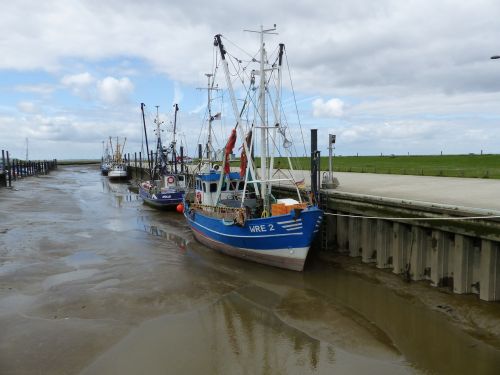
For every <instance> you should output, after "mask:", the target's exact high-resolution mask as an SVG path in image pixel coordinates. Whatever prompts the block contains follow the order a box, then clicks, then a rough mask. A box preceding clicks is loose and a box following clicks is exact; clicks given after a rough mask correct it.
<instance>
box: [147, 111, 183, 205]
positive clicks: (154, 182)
mask: <svg viewBox="0 0 500 375" xmlns="http://www.w3.org/2000/svg"><path fill="white" fill-rule="evenodd" d="M174 108H175V114H174V124H173V140H172V143H171V144H170V147H169V148H167V147H164V146H163V143H162V139H161V128H160V126H161V125H162V124H163V122H162V121H160V118H159V115H158V107H157V113H156V119H155V120H154V122H155V125H156V152H155V153H154V155H155V160H150V155H149V146H148V143H147V132H146V122H145V117H144V103H141V111H142V114H143V117H142V118H143V125H144V135H145V138H146V148H147V153H148V165H150V172H149V174H150V176H152V178H151V179H150V180H147V181H142V182H141V183H139V196H140V197H141V198H142V200H143V201H144V203H145V204H147V205H149V206H152V207H154V208H158V209H175V208H176V207H177V206H178V205H179V204H180V203H182V201H183V198H184V193H185V190H186V183H187V180H186V174H185V173H184V172H185V171H184V162H183V160H181V162H180V163H179V164H178V162H177V160H178V159H177V150H176V138H175V135H176V130H177V111H178V110H179V106H178V105H177V104H175V105H174Z"/></svg>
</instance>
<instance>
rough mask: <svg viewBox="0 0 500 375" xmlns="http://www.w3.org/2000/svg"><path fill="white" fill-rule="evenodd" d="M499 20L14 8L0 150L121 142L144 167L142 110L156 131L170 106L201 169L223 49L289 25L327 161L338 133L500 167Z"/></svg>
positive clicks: (0, 66)
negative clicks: (210, 94) (217, 56)
mask: <svg viewBox="0 0 500 375" xmlns="http://www.w3.org/2000/svg"><path fill="white" fill-rule="evenodd" d="M498 15H500V2H499V1H495V0H476V1H462V0H453V1H451V0H450V1H442V0H432V1H426V0H419V1H412V0H408V1H398V0H381V1H368V0H366V1H365V0H350V1H337V0H318V1H303V0H295V1H293V2H289V1H272V2H271V1H267V0H266V1H262V0H255V1H252V2H240V1H229V0H215V1H210V2H202V1H199V0H196V1H194V0H184V1H175V2H174V1H160V0H158V1H131V0H130V1H129V0H99V1H97V0H95V1H94V0H88V1H70V0H68V1H50V0H46V1H35V0H33V1H22V0H18V1H12V2H4V3H3V4H2V12H1V13H0V56H1V58H0V148H1V149H6V150H9V151H10V152H11V154H12V155H13V156H14V157H19V158H24V155H25V149H26V139H28V143H29V153H30V154H29V157H30V159H44V158H47V159H48V158H58V159H68V158H99V157H100V155H101V153H102V141H103V140H105V139H107V138H108V137H109V136H114V137H116V136H120V137H127V145H126V146H125V147H126V151H128V152H131V153H132V152H134V151H139V150H140V147H141V142H142V133H141V130H142V123H141V117H140V116H141V114H140V103H141V102H144V103H146V106H147V107H146V108H147V111H146V112H147V113H146V116H147V121H148V126H149V125H152V124H151V121H152V119H153V117H154V114H155V111H156V108H155V106H156V105H159V106H160V107H159V111H160V115H161V118H162V119H163V120H164V121H165V124H166V125H165V127H166V128H168V124H169V122H170V121H171V118H172V114H173V112H172V105H173V103H178V104H179V107H180V112H179V127H180V131H181V135H180V136H181V139H182V140H183V143H184V145H185V146H186V147H187V149H188V152H189V153H190V154H191V155H193V154H194V153H195V149H196V146H195V145H196V144H197V143H198V142H199V140H200V138H199V137H200V128H201V127H202V124H203V118H204V114H205V107H204V105H205V104H206V92H203V91H201V90H197V88H198V87H203V86H205V85H206V78H205V76H204V74H205V73H207V72H209V71H210V70H211V69H212V65H213V49H214V47H213V36H214V35H215V34H217V33H221V34H223V35H224V36H225V37H226V38H227V41H231V42H234V45H233V44H229V45H228V44H227V43H226V48H227V49H228V50H230V49H232V51H233V54H234V55H235V56H236V57H238V58H239V57H245V55H244V53H243V51H241V50H239V48H240V47H243V48H245V47H247V46H250V45H251V43H252V42H255V41H256V40H255V35H253V34H249V33H244V32H243V29H249V28H253V29H255V28H258V27H259V25H260V24H263V25H264V26H265V27H269V26H272V25H273V24H277V31H278V32H279V35H278V36H272V37H270V39H269V40H268V45H269V46H271V45H273V46H274V45H275V44H277V43H279V42H284V43H285V44H286V51H287V58H288V63H289V65H290V74H291V77H292V81H291V82H292V83H290V81H289V80H288V81H287V83H286V82H284V87H285V90H286V91H288V93H289V94H290V93H291V86H292V84H293V89H294V93H295V97H296V100H297V108H298V109H299V114H300V122H301V124H302V128H303V133H304V135H305V137H306V138H308V136H309V129H310V128H317V129H318V131H319V135H320V147H321V149H322V150H323V152H326V135H327V134H328V133H334V134H337V145H336V146H337V149H336V152H337V153H338V154H342V155H353V154H356V153H359V154H360V155H373V154H380V153H384V154H406V153H408V152H409V153H411V154H437V153H439V152H441V151H443V153H448V154H455V153H479V152H481V150H483V152H485V153H499V149H500V142H499V139H500V60H491V59H490V56H492V55H496V54H500V23H499V22H498ZM273 48H274V47H273ZM292 108H293V109H294V108H295V104H293V105H292V103H291V102H290V101H289V102H288V107H287V109H285V110H286V111H288V110H290V111H291V110H292ZM296 123H297V122H294V121H290V124H289V125H290V126H292V125H296ZM166 130H167V132H166V133H164V134H165V135H168V129H166ZM294 140H295V139H294ZM299 148H300V147H299ZM302 149H303V147H302Z"/></svg>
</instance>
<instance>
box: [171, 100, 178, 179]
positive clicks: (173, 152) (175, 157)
mask: <svg viewBox="0 0 500 375" xmlns="http://www.w3.org/2000/svg"><path fill="white" fill-rule="evenodd" d="M174 108H175V113H174V140H173V141H172V158H173V159H174V172H175V173H177V152H176V141H175V132H176V130H177V112H178V111H179V106H178V105H177V103H176V104H174Z"/></svg>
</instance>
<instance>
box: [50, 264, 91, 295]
mask: <svg viewBox="0 0 500 375" xmlns="http://www.w3.org/2000/svg"><path fill="white" fill-rule="evenodd" d="M98 271H99V270H97V269H85V270H77V271H71V272H66V273H60V274H57V275H52V276H49V277H47V278H46V279H45V280H44V281H43V282H42V286H43V288H44V289H45V290H47V289H50V288H52V287H54V286H57V285H61V284H64V283H67V282H71V281H75V280H81V279H86V278H89V277H91V276H93V275H95V274H96V273H97V272H98Z"/></svg>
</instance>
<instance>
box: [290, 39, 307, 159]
mask: <svg viewBox="0 0 500 375" xmlns="http://www.w3.org/2000/svg"><path fill="white" fill-rule="evenodd" d="M285 60H286V67H287V69H288V76H289V77H290V85H291V87H292V94H293V102H294V103H295V110H296V111H297V118H298V120H299V128H300V134H301V136H302V143H303V145H304V156H307V150H306V141H305V139H304V133H303V132H302V124H301V123H300V116H299V108H298V107H297V99H296V98H295V90H294V88H293V82H292V74H291V73H290V65H289V64H288V54H287V53H286V48H285Z"/></svg>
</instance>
